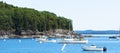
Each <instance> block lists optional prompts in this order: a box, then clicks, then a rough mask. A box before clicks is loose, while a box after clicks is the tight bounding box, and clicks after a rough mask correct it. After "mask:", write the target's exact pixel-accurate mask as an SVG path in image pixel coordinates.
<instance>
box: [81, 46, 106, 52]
mask: <svg viewBox="0 0 120 53" xmlns="http://www.w3.org/2000/svg"><path fill="white" fill-rule="evenodd" d="M82 49H83V50H84V51H106V50H107V48H106V47H96V46H95V45H91V46H83V47H82Z"/></svg>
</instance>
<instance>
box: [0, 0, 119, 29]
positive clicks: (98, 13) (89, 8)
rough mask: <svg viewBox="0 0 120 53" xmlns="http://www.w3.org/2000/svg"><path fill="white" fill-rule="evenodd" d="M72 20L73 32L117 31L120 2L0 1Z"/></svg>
mask: <svg viewBox="0 0 120 53" xmlns="http://www.w3.org/2000/svg"><path fill="white" fill-rule="evenodd" d="M0 1H4V2H6V3H8V4H12V5H14V6H19V7H27V8H34V9H36V10H38V11H44V10H45V11H50V12H53V13H55V14H57V15H58V16H64V17H66V18H69V19H72V20H73V29H74V30H91V29H92V30H118V29H119V28H120V0H0Z"/></svg>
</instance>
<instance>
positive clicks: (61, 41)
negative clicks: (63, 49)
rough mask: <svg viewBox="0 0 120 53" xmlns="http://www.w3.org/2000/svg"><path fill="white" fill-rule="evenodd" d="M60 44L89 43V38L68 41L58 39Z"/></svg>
mask: <svg viewBox="0 0 120 53" xmlns="http://www.w3.org/2000/svg"><path fill="white" fill-rule="evenodd" d="M57 42H58V43H60V44H86V43H88V40H84V41H66V40H59V41H57Z"/></svg>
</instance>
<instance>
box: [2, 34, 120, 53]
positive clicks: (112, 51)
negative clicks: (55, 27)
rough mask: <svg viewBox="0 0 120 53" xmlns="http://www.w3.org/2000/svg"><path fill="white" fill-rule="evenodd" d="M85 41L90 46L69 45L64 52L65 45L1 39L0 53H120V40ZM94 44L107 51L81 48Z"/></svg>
mask: <svg viewBox="0 0 120 53" xmlns="http://www.w3.org/2000/svg"><path fill="white" fill-rule="evenodd" d="M95 36H96V35H95ZM85 39H88V40H89V42H88V44H67V45H66V47H65V49H64V51H61V48H62V46H63V44H58V43H40V42H37V41H35V40H33V39H6V40H4V39H0V53H120V40H116V39H109V38H108V35H107V36H99V37H94V38H85ZM20 40H21V41H20ZM92 44H94V45H97V46H98V47H104V46H105V47H106V48H107V51H106V52H103V51H83V49H82V48H81V47H82V46H90V45H92Z"/></svg>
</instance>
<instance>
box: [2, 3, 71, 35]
mask: <svg viewBox="0 0 120 53" xmlns="http://www.w3.org/2000/svg"><path fill="white" fill-rule="evenodd" d="M55 29H67V30H69V29H70V30H72V20H71V19H67V18H65V17H61V16H57V15H56V14H55V13H52V12H49V11H38V10H35V9H31V8H23V7H17V6H13V5H9V4H6V3H4V2H2V1H0V30H15V33H16V34H20V33H21V31H22V30H25V31H26V30H32V31H36V30H37V31H45V30H46V31H48V30H55Z"/></svg>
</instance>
